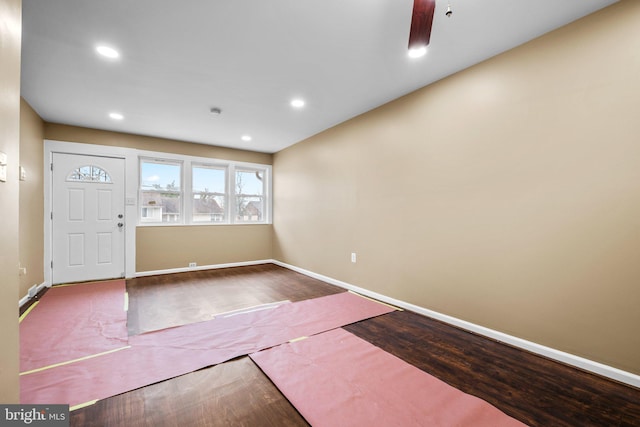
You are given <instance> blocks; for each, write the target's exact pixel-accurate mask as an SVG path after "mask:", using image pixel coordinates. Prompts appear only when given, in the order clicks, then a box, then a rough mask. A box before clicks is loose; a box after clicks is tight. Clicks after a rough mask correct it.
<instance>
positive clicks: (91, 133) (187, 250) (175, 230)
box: [44, 123, 273, 272]
mask: <svg viewBox="0 0 640 427" xmlns="http://www.w3.org/2000/svg"><path fill="white" fill-rule="evenodd" d="M44 136H45V138H46V139H51V140H59V141H67V142H82V143H89V144H99V145H108V146H119V147H128V148H136V149H140V150H150V151H159V152H166V153H176V154H183V155H189V156H201V157H210V158H218V159H225V160H234V161H241V162H252V163H261V164H267V165H270V164H272V161H273V156H272V155H271V154H265V153H257V152H251V151H243V150H233V149H230V148H223V147H213V146H209V145H202V144H193V143H188V142H182V141H173V140H168V139H161V138H152V137H146V136H139V135H131V134H124V133H117V132H107V131H101V130H95V129H87V128H79V127H75V126H66V125H59V124H52V123H45V135H44ZM270 258H272V227H271V225H234V226H218V225H215V226H212V225H209V226H188V227H167V226H158V227H152V226H144V227H138V228H137V231H136V271H138V272H144V271H156V270H165V269H172V268H184V267H187V266H188V265H189V263H190V262H196V263H197V264H198V265H212V264H223V263H231V262H243V261H253V260H261V259H270Z"/></svg>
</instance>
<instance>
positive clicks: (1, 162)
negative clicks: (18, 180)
mask: <svg viewBox="0 0 640 427" xmlns="http://www.w3.org/2000/svg"><path fill="white" fill-rule="evenodd" d="M0 181H2V182H6V181H7V153H3V152H1V151H0Z"/></svg>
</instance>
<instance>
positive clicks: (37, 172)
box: [19, 99, 44, 297]
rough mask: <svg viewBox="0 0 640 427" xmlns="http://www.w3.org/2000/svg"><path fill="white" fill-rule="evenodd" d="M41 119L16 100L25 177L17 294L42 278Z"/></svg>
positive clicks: (24, 102)
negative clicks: (18, 288)
mask: <svg viewBox="0 0 640 427" xmlns="http://www.w3.org/2000/svg"><path fill="white" fill-rule="evenodd" d="M43 139H44V122H43V121H42V119H41V118H40V116H38V115H37V114H36V112H35V111H33V109H32V108H31V106H30V105H29V104H28V103H27V102H26V101H25V100H24V99H21V100H20V165H21V166H22V167H23V168H25V171H26V179H25V180H24V181H20V228H19V247H20V265H21V266H22V267H24V268H26V269H27V274H26V275H22V276H20V296H21V297H23V296H25V295H27V292H28V291H29V288H30V287H31V286H33V285H40V284H41V283H43V282H44V266H43V264H44V262H43V259H44V182H43V175H42V174H43V164H44V159H43V156H44V150H43V143H42V140H43Z"/></svg>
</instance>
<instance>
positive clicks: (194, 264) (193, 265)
mask: <svg viewBox="0 0 640 427" xmlns="http://www.w3.org/2000/svg"><path fill="white" fill-rule="evenodd" d="M197 265H198V264H196V263H195V262H190V263H189V268H194V267H195V266H197Z"/></svg>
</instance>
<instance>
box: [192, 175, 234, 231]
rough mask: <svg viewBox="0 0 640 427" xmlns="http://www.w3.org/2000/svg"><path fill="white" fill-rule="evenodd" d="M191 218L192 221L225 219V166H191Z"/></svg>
mask: <svg viewBox="0 0 640 427" xmlns="http://www.w3.org/2000/svg"><path fill="white" fill-rule="evenodd" d="M191 178H192V179H191V181H192V183H191V196H192V199H191V212H192V213H191V215H192V216H191V219H192V221H193V222H194V223H206V222H225V221H226V220H227V214H226V212H227V168H226V167H223V166H211V165H206V164H194V165H193V166H192V168H191Z"/></svg>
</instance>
